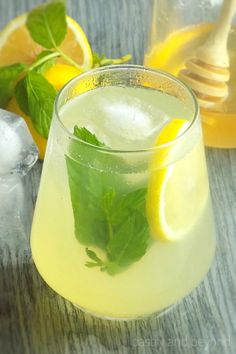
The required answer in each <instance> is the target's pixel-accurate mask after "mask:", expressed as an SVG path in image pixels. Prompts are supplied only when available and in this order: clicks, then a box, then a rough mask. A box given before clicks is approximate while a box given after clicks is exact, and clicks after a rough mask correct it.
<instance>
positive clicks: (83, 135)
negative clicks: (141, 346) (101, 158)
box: [74, 125, 105, 146]
mask: <svg viewBox="0 0 236 354" xmlns="http://www.w3.org/2000/svg"><path fill="white" fill-rule="evenodd" d="M74 135H75V136H76V137H77V138H79V139H81V140H83V141H85V142H86V143H89V144H92V145H96V146H105V145H104V144H103V143H102V142H100V141H99V140H98V139H97V137H96V136H95V134H92V133H91V132H90V131H89V130H88V129H86V128H84V127H83V128H79V127H78V126H77V125H76V126H75V127H74Z"/></svg>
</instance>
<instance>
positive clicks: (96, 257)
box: [86, 248, 103, 266]
mask: <svg viewBox="0 0 236 354" xmlns="http://www.w3.org/2000/svg"><path fill="white" fill-rule="evenodd" d="M86 253H87V255H88V256H89V258H90V259H92V260H93V261H94V262H95V263H96V265H99V266H101V265H103V261H102V260H101V259H100V258H99V257H98V256H97V255H96V253H95V252H93V251H91V250H90V249H88V248H86Z"/></svg>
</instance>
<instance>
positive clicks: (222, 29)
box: [179, 0, 236, 108]
mask: <svg viewBox="0 0 236 354" xmlns="http://www.w3.org/2000/svg"><path fill="white" fill-rule="evenodd" d="M235 10H236V0H224V2H223V5H222V9H221V13H220V17H219V20H218V22H217V23H216V26H215V28H214V30H213V31H212V32H211V33H210V35H209V37H208V38H207V40H206V41H205V43H204V44H203V45H202V46H201V47H199V48H198V49H197V51H196V54H195V57H194V58H191V59H189V60H188V61H187V62H186V63H185V66H186V69H183V70H181V71H180V72H179V77H180V78H181V79H182V80H183V81H184V82H185V83H186V84H187V85H189V86H190V87H191V88H192V89H193V91H194V92H195V94H196V96H197V98H198V102H199V104H200V106H201V107H203V108H210V107H212V106H214V105H215V104H217V103H220V102H222V101H223V100H224V99H225V98H226V97H227V96H228V85H227V83H226V82H227V81H228V80H229V76H230V74H229V54H228V50H227V42H228V36H229V32H230V28H231V22H232V19H233V17H234V14H235Z"/></svg>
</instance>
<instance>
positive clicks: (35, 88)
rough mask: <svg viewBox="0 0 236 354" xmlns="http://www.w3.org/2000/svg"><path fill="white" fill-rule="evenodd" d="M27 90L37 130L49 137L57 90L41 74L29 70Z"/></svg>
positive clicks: (29, 108) (29, 106)
mask: <svg viewBox="0 0 236 354" xmlns="http://www.w3.org/2000/svg"><path fill="white" fill-rule="evenodd" d="M26 90H27V97H28V113H29V116H30V117H31V120H32V122H33V125H34V127H35V129H36V130H37V132H38V133H39V134H40V135H41V136H43V137H44V138H46V139H47V137H48V133H49V129H50V124H51V119H52V114H53V105H54V101H55V97H56V90H55V89H54V87H53V86H52V85H51V84H50V83H49V82H48V81H47V80H46V79H45V78H44V77H43V76H42V75H41V74H39V73H36V72H34V71H29V72H28V74H27V76H26ZM22 106H24V103H23V101H22Z"/></svg>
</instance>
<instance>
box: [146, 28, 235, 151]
mask: <svg viewBox="0 0 236 354" xmlns="http://www.w3.org/2000/svg"><path fill="white" fill-rule="evenodd" d="M212 28H213V25H212V24H210V23H205V24H201V25H197V26H193V27H187V28H185V29H183V30H181V31H177V32H174V33H172V34H171V35H170V36H169V37H168V38H167V39H166V40H165V41H164V42H161V43H157V44H154V45H153V47H152V48H151V50H150V52H149V53H147V54H146V56H145V61H144V63H145V65H147V66H149V67H153V68H159V69H162V70H165V71H168V72H170V73H171V74H173V75H175V76H178V73H179V71H180V70H182V69H183V68H184V66H185V62H186V61H187V60H188V59H189V58H192V57H193V56H194V53H195V50H196V49H197V48H198V47H199V46H200V45H201V44H203V43H204V41H205V39H206V37H207V35H208V34H209V32H210V31H211V30H212ZM228 48H229V56H230V80H229V82H228V85H229V96H228V98H227V99H226V100H225V101H224V102H223V103H221V104H218V105H216V106H215V107H214V109H209V110H206V109H201V118H202V123H203V133H204V141H205V144H206V145H207V146H215V147H225V148H231V147H236V29H235V28H232V30H231V33H230V36H229V42H228Z"/></svg>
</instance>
